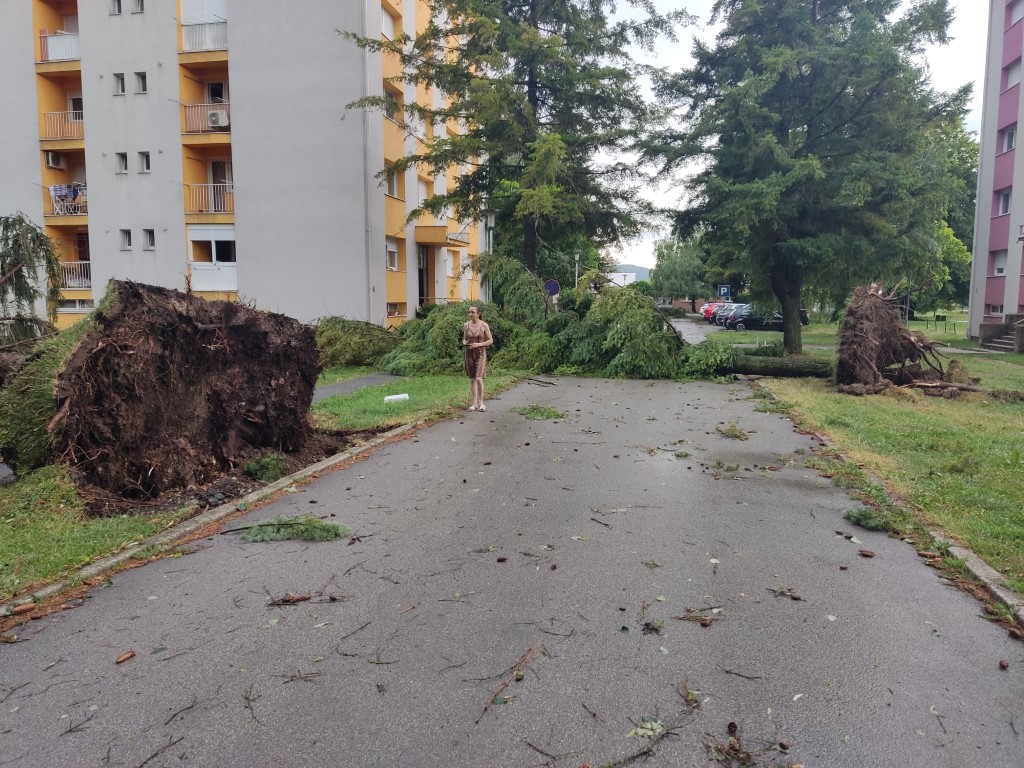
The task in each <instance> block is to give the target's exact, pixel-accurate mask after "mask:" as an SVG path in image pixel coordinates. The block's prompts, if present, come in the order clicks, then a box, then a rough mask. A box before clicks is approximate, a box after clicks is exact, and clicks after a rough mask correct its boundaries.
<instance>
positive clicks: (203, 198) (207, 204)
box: [185, 183, 235, 213]
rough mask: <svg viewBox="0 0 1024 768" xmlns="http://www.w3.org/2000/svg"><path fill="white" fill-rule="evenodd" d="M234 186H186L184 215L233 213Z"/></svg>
mask: <svg viewBox="0 0 1024 768" xmlns="http://www.w3.org/2000/svg"><path fill="white" fill-rule="evenodd" d="M234 211H235V185H234V184H230V183H229V184H186V185H185V212H186V213H234Z"/></svg>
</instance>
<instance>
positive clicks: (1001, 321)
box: [970, 0, 1024, 351]
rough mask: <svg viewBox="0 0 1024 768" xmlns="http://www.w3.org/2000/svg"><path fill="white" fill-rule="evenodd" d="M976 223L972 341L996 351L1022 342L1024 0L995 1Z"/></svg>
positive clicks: (1023, 275)
mask: <svg viewBox="0 0 1024 768" xmlns="http://www.w3.org/2000/svg"><path fill="white" fill-rule="evenodd" d="M990 6H991V9H990V10H991V12H990V14H989V32H988V58H987V60H986V64H985V91H984V94H983V96H984V107H983V111H982V118H981V137H980V139H981V159H980V164H979V172H978V202H977V212H976V216H975V224H974V266H973V269H972V274H971V310H970V335H971V336H972V337H974V338H980V339H981V341H982V342H983V343H985V344H986V346H988V345H992V346H1003V347H1007V346H1009V348H1011V349H1012V348H1014V347H1015V348H1016V349H1017V350H1018V351H1021V349H1022V344H1024V324H1021V325H1020V326H1019V327H1018V325H1017V324H1018V323H1019V322H1020V321H1021V320H1022V319H1024V266H1022V259H1021V254H1022V248H1024V155H1022V157H1021V158H1018V157H1017V140H1018V124H1020V123H1024V120H1022V118H1024V114H1022V112H1021V108H1022V101H1021V92H1020V91H1021V58H1022V55H1024V0H990Z"/></svg>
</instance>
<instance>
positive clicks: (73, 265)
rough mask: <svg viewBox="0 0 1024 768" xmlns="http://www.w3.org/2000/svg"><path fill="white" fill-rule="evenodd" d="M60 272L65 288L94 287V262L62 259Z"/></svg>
mask: <svg viewBox="0 0 1024 768" xmlns="http://www.w3.org/2000/svg"><path fill="white" fill-rule="evenodd" d="M60 274H61V280H62V281H63V285H64V287H65V288H92V264H91V263H90V262H88V261H62V262H61V263H60Z"/></svg>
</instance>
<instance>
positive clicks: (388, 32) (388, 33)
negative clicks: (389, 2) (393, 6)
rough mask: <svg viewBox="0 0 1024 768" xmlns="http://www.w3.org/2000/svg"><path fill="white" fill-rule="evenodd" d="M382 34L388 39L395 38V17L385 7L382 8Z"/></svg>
mask: <svg viewBox="0 0 1024 768" xmlns="http://www.w3.org/2000/svg"><path fill="white" fill-rule="evenodd" d="M380 34H381V36H382V37H386V38H387V39H388V40H394V39H395V17H394V16H392V15H391V14H390V13H388V10H387V8H384V7H382V8H381V9H380Z"/></svg>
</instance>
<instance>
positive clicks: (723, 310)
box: [708, 304, 739, 325]
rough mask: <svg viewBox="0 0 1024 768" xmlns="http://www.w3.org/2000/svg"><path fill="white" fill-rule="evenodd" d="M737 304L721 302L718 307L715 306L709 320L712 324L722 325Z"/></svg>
mask: <svg viewBox="0 0 1024 768" xmlns="http://www.w3.org/2000/svg"><path fill="white" fill-rule="evenodd" d="M737 306H739V305H738V304H719V305H718V306H717V307H715V309H714V310H713V311H712V313H711V315H710V316H709V317H708V322H709V323H711V324H712V325H721V324H722V323H724V322H725V318H726V317H727V316H728V314H729V313H730V312H732V311H733V310H734V309H736V307H737Z"/></svg>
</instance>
